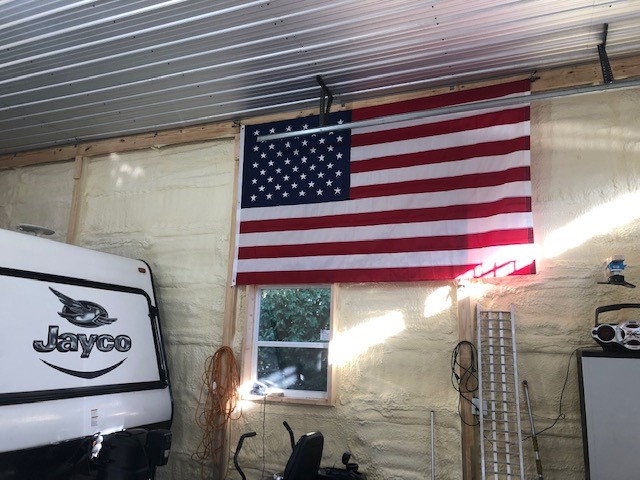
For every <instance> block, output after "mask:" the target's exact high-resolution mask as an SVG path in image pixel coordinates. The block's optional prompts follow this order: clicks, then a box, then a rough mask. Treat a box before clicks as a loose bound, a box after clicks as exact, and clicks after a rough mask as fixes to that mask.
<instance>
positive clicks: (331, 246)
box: [234, 81, 535, 284]
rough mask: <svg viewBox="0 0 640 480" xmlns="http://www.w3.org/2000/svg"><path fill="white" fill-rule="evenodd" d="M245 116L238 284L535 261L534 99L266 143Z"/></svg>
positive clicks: (356, 115)
mask: <svg viewBox="0 0 640 480" xmlns="http://www.w3.org/2000/svg"><path fill="white" fill-rule="evenodd" d="M527 93H529V82H528V81H520V82H512V83H507V84H503V85H498V86H491V87H482V88H477V89H470V90H464V91H459V92H454V93H448V94H443V95H438V96H433V97H426V98H421V99H416V100H409V101H403V102H397V103H392V104H386V105H380V106H375V107H367V108H362V109H357V110H353V111H350V112H339V113H335V114H332V115H331V118H330V119H329V121H328V122H327V124H330V125H331V124H339V123H343V122H355V121H359V120H367V119H374V118H377V117H383V116H388V115H395V114H402V113H408V112H414V111H423V110H429V109H433V108H439V107H446V106H449V105H456V104H460V103H468V102H476V101H484V100H490V99H493V98H503V97H508V96H515V95H518V96H520V95H523V94H527ZM316 126H318V118H317V117H305V118H298V119H292V120H287V121H280V122H274V123H269V124H261V125H247V126H245V127H243V134H242V135H243V147H242V167H241V172H242V173H241V176H240V177H241V182H242V183H241V188H240V194H239V197H240V199H239V204H240V205H239V222H238V232H237V242H236V251H237V254H236V259H235V262H234V270H235V282H236V283H237V284H299V283H331V282H395V281H417V280H451V279H456V278H463V277H483V276H503V275H508V274H529V273H535V262H534V255H533V225H532V215H531V181H530V172H529V165H530V154H529V153H530V152H529V128H530V126H529V104H528V103H523V104H521V105H517V106H511V107H502V108H492V109H484V110H476V111H470V112H463V113H448V114H444V115H438V116H434V117H427V118H422V119H418V120H408V121H402V122H395V123H387V124H379V125H376V126H369V127H360V128H356V129H353V130H336V131H333V132H323V133H319V134H316V135H300V136H297V137H290V138H283V139H278V140H267V141H258V140H257V139H258V137H259V136H261V135H268V134H273V133H281V132H287V131H301V130H304V129H307V128H314V127H316Z"/></svg>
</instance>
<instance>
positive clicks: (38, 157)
mask: <svg viewBox="0 0 640 480" xmlns="http://www.w3.org/2000/svg"><path fill="white" fill-rule="evenodd" d="M611 68H612V70H613V74H614V78H615V79H616V80H624V79H630V78H634V77H640V56H634V57H625V58H616V59H611ZM532 76H533V77H534V78H535V81H534V82H533V84H532V86H531V91H532V92H533V93H540V92H546V91H550V90H556V89H560V88H568V87H577V86H583V85H597V84H600V83H602V72H601V68H600V63H599V61H598V60H597V59H595V54H594V61H593V62H588V63H581V64H577V65H569V66H564V67H557V68H550V69H544V70H540V71H535V72H534V71H532V72H528V73H523V74H519V75H511V76H502V77H495V78H490V79H487V80H484V81H476V82H468V83H462V84H457V85H448V86H442V87H436V88H431V89H422V90H419V91H414V92H410V93H403V94H398V95H388V96H383V97H382V96H381V97H377V98H372V99H368V100H361V101H355V102H346V103H343V104H341V105H336V106H335V107H334V110H335V111H337V110H344V109H353V108H362V107H367V106H371V105H380V104H382V103H389V102H395V101H401V100H410V99H413V98H418V97H424V96H432V95H439V94H442V93H447V92H453V91H458V90H468V89H470V88H476V87H481V86H486V85H493V84H496V83H502V82H505V81H510V80H519V79H523V78H529V77H532ZM317 113H318V112H317V109H308V110H298V111H288V112H280V113H275V114H272V115H263V116H256V117H251V118H246V119H244V120H243V121H242V123H245V124H256V123H264V122H271V121H277V120H284V119H288V118H293V117H301V116H306V115H311V114H317ZM238 131H239V124H238V123H236V122H220V123H213V124H207V125H199V126H194V127H185V128H180V129H174V130H166V131H158V132H151V133H145V134H141V135H131V136H126V137H119V138H111V139H106V140H96V141H93V142H85V143H80V144H77V145H65V146H60V147H52V148H45V149H40V150H32V151H27V152H18V153H14V154H8V155H0V169H3V168H13V167H23V166H27V165H36V164H40V163H50V162H60V161H67V160H71V159H73V158H74V157H75V156H76V155H78V154H80V155H83V156H85V157H89V156H96V155H108V154H110V153H120V152H126V151H132V150H141V149H145V148H150V147H157V146H169V145H178V144H183V143H191V142H203V141H207V140H215V139H219V138H229V137H233V136H235V135H236V134H237V133H238Z"/></svg>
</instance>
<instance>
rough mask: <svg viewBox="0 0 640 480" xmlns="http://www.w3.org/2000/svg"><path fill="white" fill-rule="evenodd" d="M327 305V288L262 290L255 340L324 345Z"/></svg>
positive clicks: (327, 317) (329, 301)
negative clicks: (258, 323)
mask: <svg viewBox="0 0 640 480" xmlns="http://www.w3.org/2000/svg"><path fill="white" fill-rule="evenodd" d="M330 305H331V289H330V288H328V287H320V288H265V289H262V290H261V291H260V312H259V319H260V320H259V322H260V325H259V331H258V340H261V341H275V342H327V341H328V340H329V338H328V332H329V328H330V327H329V325H330V313H331V311H330Z"/></svg>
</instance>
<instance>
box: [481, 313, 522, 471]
mask: <svg viewBox="0 0 640 480" xmlns="http://www.w3.org/2000/svg"><path fill="white" fill-rule="evenodd" d="M476 314H477V329H478V331H477V345H478V397H479V404H478V405H477V406H478V407H479V408H478V410H480V408H482V412H478V417H479V419H480V455H481V472H482V479H483V480H485V479H493V480H501V479H517V478H520V479H521V480H524V467H523V460H522V432H521V428H520V396H519V394H518V358H517V355H516V333H515V314H514V307H513V305H511V310H510V311H508V312H503V311H488V310H482V308H481V307H480V305H478V306H477V310H476Z"/></svg>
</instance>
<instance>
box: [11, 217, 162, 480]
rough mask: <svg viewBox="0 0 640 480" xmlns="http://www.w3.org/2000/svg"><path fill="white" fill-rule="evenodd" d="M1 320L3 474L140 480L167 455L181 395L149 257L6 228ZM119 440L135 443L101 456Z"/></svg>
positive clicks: (55, 477)
mask: <svg viewBox="0 0 640 480" xmlns="http://www.w3.org/2000/svg"><path fill="white" fill-rule="evenodd" d="M0 329H1V331H2V335H1V336H0V339H1V340H0V341H1V342H2V346H1V348H0V479H2V480H4V479H20V480H28V479H30V478H34V479H35V478H38V479H43V478H47V479H57V478H60V479H65V480H69V479H71V478H79V479H80V478H82V479H85V478H92V477H91V475H92V474H93V473H96V474H97V475H99V476H100V478H105V479H107V478H110V479H116V478H118V479H119V478H122V479H125V478H126V479H129V478H131V479H136V480H137V479H143V478H150V477H153V473H149V472H153V471H155V466H157V465H163V464H164V463H166V459H167V456H168V453H169V447H170V439H171V436H170V432H169V431H168V429H169V427H170V424H171V418H172V413H173V405H172V399H171V393H170V387H169V376H168V372H167V366H166V358H165V352H164V349H163V344H162V336H161V330H160V323H159V319H158V308H157V305H156V299H155V296H154V291H153V284H152V277H151V271H150V268H149V266H148V265H147V264H146V263H145V262H143V261H140V260H132V259H129V258H123V257H119V256H115V255H110V254H107V253H102V252H96V251H93V250H88V249H84V248H80V247H76V246H72V245H67V244H64V243H60V242H55V241H51V240H48V239H44V238H39V237H35V236H31V235H27V234H23V233H17V232H11V231H7V230H0ZM149 432H153V433H152V434H149ZM121 441H124V442H126V441H132V442H133V444H134V446H135V448H136V450H135V453H133V454H131V455H129V457H130V458H129V457H128V458H127V459H122V458H117V456H113V452H114V450H112V451H111V453H112V457H111V458H110V459H108V461H107V460H104V457H105V456H106V457H108V456H109V450H110V448H109V447H110V446H113V445H114V444H116V443H118V442H121ZM103 445H104V448H102V451H100V448H101V446H103ZM124 450H126V448H120V452H122V451H124ZM92 455H93V457H94V459H93V460H89V459H90V458H91V456H92ZM101 458H102V460H103V462H102V463H101ZM123 462H124V463H123ZM118 463H120V465H119V468H120V470H122V472H125V473H122V472H121V473H119V474H117V475H116V474H114V473H109V471H107V470H108V469H107V470H105V468H102V467H104V466H105V465H107V464H110V465H113V464H118ZM125 464H126V465H125ZM99 470H100V472H98V471H99ZM129 470H130V471H131V472H134V471H135V472H137V473H135V474H134V473H131V475H130V476H127V475H128V473H126V472H128V471H129ZM74 475H75V476H74ZM118 475H119V476H118Z"/></svg>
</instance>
